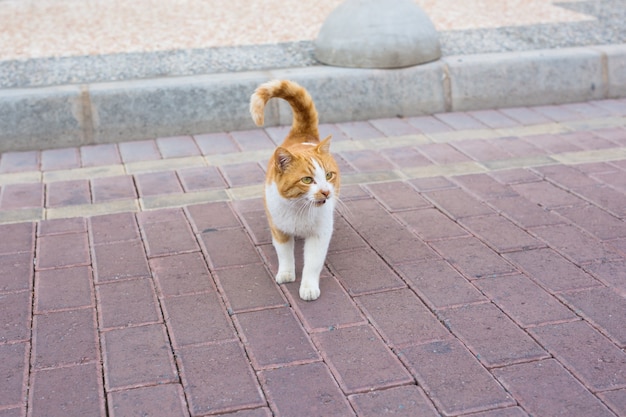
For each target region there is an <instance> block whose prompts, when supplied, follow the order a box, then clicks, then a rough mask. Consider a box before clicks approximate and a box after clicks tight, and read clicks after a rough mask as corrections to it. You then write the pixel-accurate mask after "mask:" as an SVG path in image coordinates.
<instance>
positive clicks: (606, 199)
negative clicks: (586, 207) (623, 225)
mask: <svg viewBox="0 0 626 417" xmlns="http://www.w3.org/2000/svg"><path fill="white" fill-rule="evenodd" d="M576 193H577V194H580V195H581V196H582V197H583V198H586V199H587V200H589V201H591V202H592V203H594V204H596V205H598V206H599V207H601V208H602V209H604V210H606V211H608V212H610V213H612V214H613V215H615V216H617V217H619V218H622V219H623V218H625V217H626V194H624V193H620V192H619V191H617V190H615V189H613V188H611V187H610V186H607V185H604V184H599V185H594V186H588V187H580V188H578V189H577V190H576Z"/></svg>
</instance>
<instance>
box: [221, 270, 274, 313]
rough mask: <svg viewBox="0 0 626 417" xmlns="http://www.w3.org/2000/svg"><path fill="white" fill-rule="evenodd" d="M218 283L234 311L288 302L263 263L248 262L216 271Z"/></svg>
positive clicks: (228, 304)
mask: <svg viewBox="0 0 626 417" xmlns="http://www.w3.org/2000/svg"><path fill="white" fill-rule="evenodd" d="M215 275H216V277H217V281H218V285H220V287H221V288H222V291H223V293H224V294H225V298H226V305H227V306H228V308H229V309H230V310H229V311H232V312H242V311H249V310H256V309H260V308H270V307H278V306H283V305H285V304H286V302H285V299H284V298H283V297H282V295H281V293H280V290H279V289H278V287H277V285H276V284H275V281H274V278H273V277H271V276H270V275H269V274H268V273H267V270H266V269H265V267H264V266H263V264H260V263H259V264H248V265H244V266H236V267H233V268H228V269H220V270H219V271H217V272H215Z"/></svg>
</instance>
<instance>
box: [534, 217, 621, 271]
mask: <svg viewBox="0 0 626 417" xmlns="http://www.w3.org/2000/svg"><path fill="white" fill-rule="evenodd" d="M532 233H533V234H534V235H536V236H538V237H539V238H540V239H542V240H544V241H545V242H547V243H548V245H550V247H552V248H554V249H556V250H557V251H559V252H560V253H562V254H563V255H565V256H567V257H568V258H570V259H572V260H573V261H574V262H575V263H577V264H578V265H583V264H586V263H589V262H600V261H609V260H615V259H620V258H621V256H620V255H619V253H617V252H616V251H615V250H613V249H611V247H610V246H609V245H607V244H605V243H603V242H600V241H599V240H596V239H594V238H593V237H591V236H589V235H588V234H586V233H584V232H581V231H580V230H579V229H577V228H576V227H574V226H571V225H566V224H559V225H553V226H546V227H541V228H535V229H532Z"/></svg>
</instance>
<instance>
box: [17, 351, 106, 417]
mask: <svg viewBox="0 0 626 417" xmlns="http://www.w3.org/2000/svg"><path fill="white" fill-rule="evenodd" d="M101 381H102V375H101V373H100V370H99V367H98V365H97V364H96V363H88V364H84V365H76V366H70V367H64V368H56V369H46V370H39V371H35V372H33V375H32V388H31V389H32V394H31V395H30V399H31V400H30V407H29V412H30V413H29V415H31V416H33V417H43V416H46V417H52V416H94V417H96V416H102V417H104V416H106V415H107V413H106V411H105V408H104V407H105V406H104V394H103V391H102V382H101Z"/></svg>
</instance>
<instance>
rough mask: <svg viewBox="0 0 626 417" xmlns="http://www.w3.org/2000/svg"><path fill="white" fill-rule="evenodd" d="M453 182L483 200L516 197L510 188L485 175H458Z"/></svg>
mask: <svg viewBox="0 0 626 417" xmlns="http://www.w3.org/2000/svg"><path fill="white" fill-rule="evenodd" d="M454 181H455V182H457V183H459V184H461V185H462V186H463V187H465V188H467V189H468V190H469V191H470V192H472V193H474V194H476V195H478V197H479V198H481V199H483V200H491V199H496V198H505V197H515V196H517V195H518V194H517V193H516V192H515V191H514V190H513V189H512V188H511V187H509V186H506V185H503V184H501V183H499V182H498V181H496V180H494V179H493V178H492V177H490V176H489V175H487V174H469V175H459V176H457V177H454Z"/></svg>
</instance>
